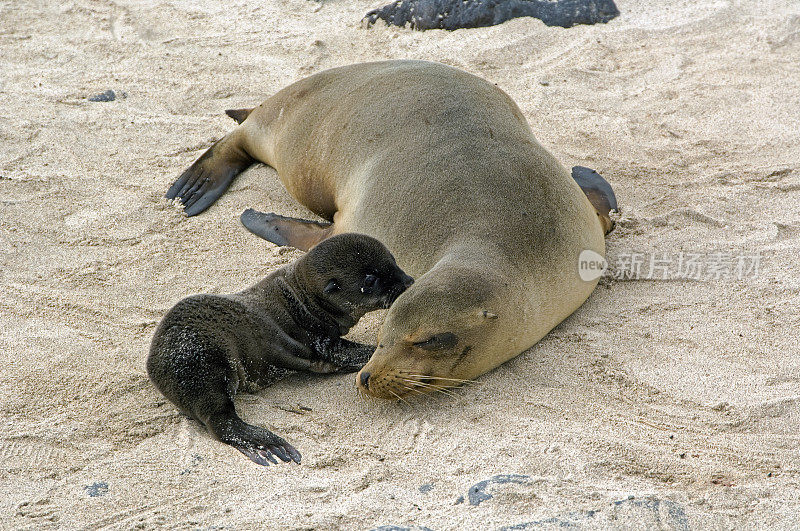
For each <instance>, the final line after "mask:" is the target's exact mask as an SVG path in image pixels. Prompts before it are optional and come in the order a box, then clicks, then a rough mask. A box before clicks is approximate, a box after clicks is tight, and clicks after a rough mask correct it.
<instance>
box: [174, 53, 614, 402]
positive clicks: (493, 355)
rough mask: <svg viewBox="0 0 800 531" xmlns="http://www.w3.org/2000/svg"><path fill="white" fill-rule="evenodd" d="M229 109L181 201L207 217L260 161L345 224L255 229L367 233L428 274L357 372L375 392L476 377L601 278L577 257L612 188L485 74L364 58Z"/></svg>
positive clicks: (270, 219) (593, 245) (390, 393)
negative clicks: (557, 152) (565, 157)
mask: <svg viewBox="0 0 800 531" xmlns="http://www.w3.org/2000/svg"><path fill="white" fill-rule="evenodd" d="M229 114H230V115H231V116H233V117H234V118H235V119H237V121H240V122H241V123H240V125H239V127H237V128H236V129H234V130H233V131H232V132H231V133H229V134H228V135H227V136H225V137H224V138H223V139H221V140H220V141H218V142H217V143H216V144H214V145H213V146H212V147H211V148H210V149H209V150H208V151H207V152H206V153H205V154H203V155H202V156H201V157H200V158H199V159H198V160H197V161H196V162H195V163H194V164H193V165H192V166H191V167H190V168H189V169H188V170H186V172H184V174H183V175H182V176H181V177H180V178H179V179H178V180H177V181H176V182H175V184H173V186H172V187H171V188H170V190H169V191H168V192H167V197H168V198H170V199H176V200H178V201H180V202H182V203H183V205H184V206H185V210H186V213H187V214H188V215H195V214H198V213H199V212H201V211H202V210H204V209H205V208H207V207H208V206H209V205H211V203H213V202H214V201H215V200H216V199H217V198H218V197H219V196H220V195H221V194H222V193H223V192H224V191H225V189H226V188H227V187H228V186H229V185H230V183H231V181H232V180H233V178H234V177H235V176H236V175H237V174H238V173H240V172H241V171H243V170H244V169H245V168H247V167H248V166H250V165H251V164H253V163H254V162H256V161H261V162H264V163H266V164H269V165H270V166H272V167H274V168H275V169H276V170H277V172H278V176H279V177H280V179H281V182H282V183H283V185H284V186H285V187H286V189H287V190H288V191H289V193H291V194H292V195H293V196H294V197H295V198H296V199H297V200H298V201H299V202H300V203H302V204H303V205H305V206H306V207H308V208H309V209H310V210H311V211H312V212H314V213H316V214H317V215H319V216H321V217H322V218H324V219H326V220H328V221H330V222H332V223H318V222H313V221H306V220H297V219H292V218H285V217H282V216H278V215H275V214H262V213H259V212H255V211H253V210H248V211H247V212H245V213H244V214H243V215H242V222H243V223H244V224H245V226H246V227H247V228H248V229H250V230H251V231H252V232H254V233H256V234H258V235H260V236H262V237H264V238H266V239H268V240H270V241H272V242H274V243H277V244H279V245H291V246H294V247H297V248H300V249H309V248H311V247H312V246H313V245H315V244H316V243H318V242H320V241H322V240H324V239H325V238H327V237H329V236H331V235H333V234H339V233H345V232H360V233H364V234H369V235H370V236H374V237H375V238H377V239H379V240H380V241H382V242H383V243H385V244H386V245H387V247H388V248H389V249H390V250H391V251H392V253H393V254H394V255H395V257H396V258H397V261H398V264H399V265H400V266H401V267H402V268H403V269H405V270H406V271H409V272H410V273H411V274H412V275H413V276H414V277H415V278H417V282H416V283H415V284H414V286H412V287H411V288H410V289H408V290H407V291H406V292H405V293H404V294H403V295H402V296H401V297H399V298H398V300H397V302H396V303H395V304H394V305H393V306H392V307H391V309H390V310H389V312H388V314H387V316H386V320H385V322H384V324H383V327H382V328H381V331H380V334H379V337H378V342H379V345H378V348H377V350H376V351H375V353H374V354H373V356H372V358H371V359H370V361H369V362H368V363H367V365H366V366H365V367H364V368H363V369H362V370H361V372H360V373H359V375H358V377H357V383H358V385H359V386H360V388H361V389H362V390H363V391H365V392H367V393H369V394H371V395H374V396H378V397H383V398H393V397H398V396H402V395H405V394H408V393H411V392H428V391H430V390H433V389H437V388H440V387H447V386H451V385H456V384H457V383H458V382H460V381H462V380H465V379H472V378H475V377H476V376H478V375H480V374H483V373H484V372H486V371H488V370H490V369H492V368H494V367H497V366H498V365H500V364H501V363H503V362H504V361H506V360H508V359H510V358H513V357H514V356H516V355H517V354H519V353H521V352H522V351H523V350H525V349H527V348H529V347H530V346H532V345H533V344H534V343H536V342H537V341H538V340H539V339H541V338H542V336H544V335H545V334H546V333H547V332H548V331H550V330H551V329H552V328H553V327H554V326H556V325H557V324H558V323H560V322H561V321H562V320H563V319H564V318H566V317H567V316H568V315H569V314H571V313H572V312H573V311H575V309H576V308H578V306H580V305H581V304H582V303H583V302H584V301H585V300H586V298H587V297H588V296H589V294H590V293H591V292H592V290H593V289H594V287H595V285H596V283H597V278H593V279H590V280H582V279H581V277H580V275H579V270H578V262H579V260H578V257H579V255H580V253H581V252H582V251H586V250H588V251H592V252H594V253H597V254H599V255H601V256H602V255H603V254H604V253H605V242H604V233H605V232H607V231H609V230H610V229H611V228H612V223H611V219H610V217H609V210H611V209H616V199H615V198H614V195H613V192H612V191H611V187H610V186H609V185H608V183H607V182H606V181H605V180H603V178H602V177H600V176H599V175H598V174H597V173H596V172H593V171H592V170H588V169H586V168H576V169H575V170H574V172H573V175H574V177H575V178H574V179H573V178H570V173H569V172H568V171H567V169H566V168H564V166H562V165H561V164H560V163H559V162H558V161H557V160H556V159H555V158H554V157H553V156H552V155H551V154H550V153H548V152H547V151H546V150H545V149H544V148H543V147H542V146H541V145H539V144H538V143H537V142H536V139H535V138H534V137H533V134H532V133H531V129H530V127H529V126H528V123H527V121H526V119H525V117H524V116H523V114H522V112H521V111H520V110H519V108H518V107H517V105H516V104H515V103H514V102H513V101H512V100H511V99H510V98H509V97H508V96H507V95H506V94H505V93H504V92H503V91H502V90H500V89H499V88H497V87H496V86H495V85H493V84H492V83H489V82H487V81H485V80H483V79H481V78H479V77H476V76H474V75H471V74H468V73H466V72H463V71H461V70H458V69H456V68H451V67H449V66H445V65H442V64H438V63H431V62H425V61H383V62H376V63H364V64H356V65H350V66H345V67H342V68H335V69H332V70H327V71H324V72H321V73H319V74H316V75H313V76H311V77H308V78H305V79H302V80H300V81H298V82H296V83H294V84H292V85H290V86H288V87H286V88H284V89H283V90H281V91H280V92H278V93H277V94H275V95H274V96H272V97H271V98H269V99H267V100H266V101H265V102H264V103H262V104H261V105H259V106H258V107H256V108H254V109H243V110H239V111H231V112H229ZM576 181H577V182H576Z"/></svg>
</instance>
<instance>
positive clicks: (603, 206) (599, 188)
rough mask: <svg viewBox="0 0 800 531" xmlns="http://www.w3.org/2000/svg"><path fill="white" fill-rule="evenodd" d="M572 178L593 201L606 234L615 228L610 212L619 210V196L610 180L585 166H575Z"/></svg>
mask: <svg viewBox="0 0 800 531" xmlns="http://www.w3.org/2000/svg"><path fill="white" fill-rule="evenodd" d="M572 178H573V179H575V182H576V183H578V186H580V187H581V190H583V193H584V194H586V197H587V198H588V199H589V202H590V203H592V206H594V208H595V210H597V215H598V216H599V217H600V223H601V224H602V225H603V230H604V231H605V233H606V234H608V233H609V232H611V231H612V230H613V229H614V222H613V221H612V219H611V216H610V215H609V213H610V212H611V211H612V210H613V211H614V212H617V211H618V210H619V209H618V207H617V197H616V196H615V195H614V190H613V189H612V188H611V185H610V184H608V181H606V180H605V179H603V177H602V176H601V175H600V174H599V173H597V172H596V171H594V170H593V169H591V168H586V167H584V166H575V167H573V168H572Z"/></svg>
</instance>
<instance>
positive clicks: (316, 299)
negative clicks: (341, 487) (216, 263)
mask: <svg viewBox="0 0 800 531" xmlns="http://www.w3.org/2000/svg"><path fill="white" fill-rule="evenodd" d="M412 283H413V280H412V279H411V277H409V276H408V275H406V274H405V273H404V272H403V271H402V270H401V269H400V268H399V267H398V266H397V263H396V262H395V260H394V258H393V257H392V255H391V253H390V252H389V251H388V250H387V249H386V247H385V246H384V245H383V244H381V243H380V242H379V241H378V240H376V239H374V238H370V237H369V236H365V235H363V234H341V235H338V236H334V237H332V238H329V239H327V240H325V241H324V242H322V243H320V244H319V245H317V246H316V247H314V249H312V250H311V252H309V253H308V254H306V255H305V256H303V257H301V258H299V259H298V260H297V261H295V262H294V263H292V264H289V265H288V266H286V267H283V268H281V269H279V270H277V271H275V272H274V273H272V274H271V275H269V276H268V277H266V278H265V279H264V280H262V281H261V282H259V283H258V284H256V285H255V286H253V287H251V288H249V289H246V290H244V291H242V292H239V293H234V294H232V295H194V296H192V297H188V298H186V299H183V300H182V301H180V302H179V303H178V304H176V305H175V306H174V307H173V308H172V309H171V310H170V311H169V312H168V313H167V315H166V316H165V317H164V319H163V320H162V321H161V324H159V326H158V328H157V329H156V332H155V335H154V336H153V343H152V346H151V347H150V355H149V357H148V358H147V372H148V374H149V375H150V379H151V380H152V381H153V383H154V384H155V386H156V387H157V388H158V390H159V391H161V393H163V394H164V396H166V397H167V398H168V399H169V400H170V401H172V403H174V404H175V405H176V406H178V408H179V409H180V410H181V411H183V412H184V413H186V414H187V415H189V416H190V417H192V418H193V419H195V420H197V421H198V422H200V423H201V424H203V425H204V426H205V427H206V428H207V429H208V431H209V432H210V433H211V434H212V435H213V436H214V437H216V438H217V439H219V440H220V441H222V442H224V443H226V444H230V445H231V446H233V447H235V448H236V449H237V450H239V451H240V452H242V453H243V454H244V455H246V456H247V457H249V458H250V459H252V460H253V461H255V462H256V463H258V464H261V465H267V464H269V462H270V461H271V462H273V463H276V462H277V461H276V460H275V458H274V457H273V455H275V456H277V457H279V458H280V459H282V460H283V461H287V462H288V461H289V460H294V461H296V462H297V463H299V462H300V453H299V452H298V451H297V450H295V448H294V447H293V446H292V445H290V444H289V443H287V442H286V441H285V440H283V439H282V438H281V437H279V436H277V435H275V434H274V433H272V432H270V431H268V430H266V429H264V428H260V427H258V426H253V425H250V424H247V423H246V422H244V421H243V420H242V419H241V418H239V415H237V414H236V410H235V408H234V405H233V397H234V395H235V394H236V391H237V390H238V389H239V387H240V385H242V384H244V383H245V382H252V383H256V384H257V383H259V380H260V377H261V376H263V375H264V373H265V370H266V368H267V367H268V366H270V365H274V366H278V367H283V368H287V369H295V370H305V371H311V372H318V373H329V372H337V371H357V370H358V369H360V368H361V366H363V365H364V363H366V362H367V360H368V359H369V356H370V355H371V354H372V352H373V351H374V350H375V347H374V346H370V345H361V344H358V343H354V342H352V341H348V340H346V339H342V338H341V337H340V336H343V335H344V334H346V333H347V331H348V330H349V329H350V328H351V327H352V326H353V325H355V324H356V322H357V321H358V320H359V319H360V318H361V317H362V316H363V315H364V314H365V313H366V312H369V311H372V310H377V309H379V308H388V307H389V305H391V303H392V302H394V300H395V299H396V298H397V296H398V295H400V294H401V293H402V292H403V291H404V290H405V289H406V288H407V287H408V286H410V285H411V284H412Z"/></svg>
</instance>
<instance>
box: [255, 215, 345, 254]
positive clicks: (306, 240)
mask: <svg viewBox="0 0 800 531" xmlns="http://www.w3.org/2000/svg"><path fill="white" fill-rule="evenodd" d="M240 219H241V221H242V225H244V226H245V228H246V229H247V230H249V231H250V232H252V233H253V234H255V235H256V236H259V237H261V238H264V239H265V240H267V241H270V242H272V243H274V244H275V245H288V246H290V247H295V248H297V249H300V250H301V251H308V250H309V249H311V248H312V247H314V246H315V245H316V244H318V243H319V242H321V241H322V240H324V239H325V238H327V237H328V236H330V235H331V234H332V232H333V224H332V223H321V222H318V221H309V220H307V219H298V218H288V217H285V216H280V215H278V214H274V213H272V212H259V211H258V210H253V209H252V208H248V209H247V210H245V211H244V212H243V213H242V215H241V218H240Z"/></svg>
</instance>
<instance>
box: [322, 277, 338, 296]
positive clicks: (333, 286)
mask: <svg viewBox="0 0 800 531" xmlns="http://www.w3.org/2000/svg"><path fill="white" fill-rule="evenodd" d="M338 289H339V284H337V283H336V279H335V278H332V279H330V280H329V281H328V284H327V285H326V286H325V289H324V290H322V291H323V292H325V293H332V292H334V291H336V290H338Z"/></svg>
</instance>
